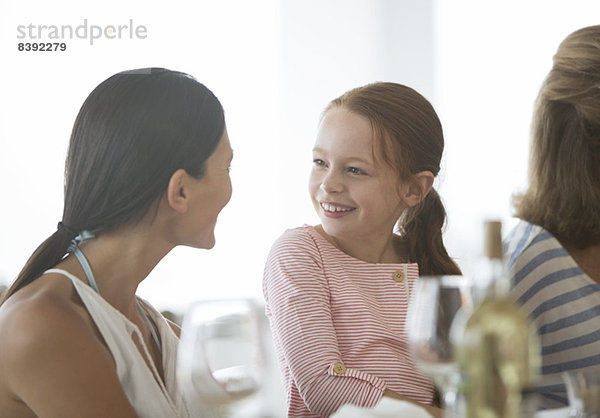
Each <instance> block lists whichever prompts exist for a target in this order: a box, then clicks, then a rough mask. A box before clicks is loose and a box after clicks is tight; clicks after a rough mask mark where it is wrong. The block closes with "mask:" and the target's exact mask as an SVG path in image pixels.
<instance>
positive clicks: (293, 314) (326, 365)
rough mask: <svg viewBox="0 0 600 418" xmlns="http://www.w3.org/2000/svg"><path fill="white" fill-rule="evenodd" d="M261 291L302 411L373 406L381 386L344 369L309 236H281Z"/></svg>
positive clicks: (325, 288) (373, 378)
mask: <svg viewBox="0 0 600 418" xmlns="http://www.w3.org/2000/svg"><path fill="white" fill-rule="evenodd" d="M264 293H265V300H266V303H267V313H268V315H269V316H270V321H271V330H272V333H273V336H274V339H275V344H276V346H277V350H278V352H279V354H280V357H283V358H284V362H285V365H284V366H285V367H287V368H288V369H289V373H290V379H292V380H293V383H294V384H295V385H296V386H297V388H298V391H299V393H300V396H301V397H302V399H303V401H304V403H305V405H306V406H307V408H308V409H309V410H310V411H312V412H315V413H318V414H320V415H325V416H327V415H329V414H331V413H333V412H335V411H336V410H337V409H338V408H339V407H340V406H341V405H344V404H354V405H358V406H362V407H373V406H374V405H375V404H377V402H378V401H379V400H380V399H381V396H382V395H383V391H384V389H385V382H384V381H383V380H382V379H380V378H378V377H376V376H373V375H369V374H367V373H364V372H362V371H360V370H356V369H351V368H346V369H345V370H344V371H343V373H340V367H339V366H338V367H336V365H339V364H343V359H342V356H341V353H340V351H339V348H338V343H337V337H336V331H335V327H334V324H333V320H332V317H331V312H330V305H329V288H328V284H327V280H326V277H325V275H324V272H323V269H322V263H321V261H320V256H319V253H318V250H317V248H316V247H315V246H314V244H313V243H312V241H310V238H308V237H299V238H297V239H295V240H293V241H292V242H290V241H289V240H286V237H283V239H282V240H280V241H278V242H277V243H276V244H275V245H274V247H273V249H272V251H271V254H270V256H269V259H268V260H267V265H266V268H265V275H264Z"/></svg>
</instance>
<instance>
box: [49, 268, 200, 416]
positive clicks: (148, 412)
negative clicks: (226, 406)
mask: <svg viewBox="0 0 600 418" xmlns="http://www.w3.org/2000/svg"><path fill="white" fill-rule="evenodd" d="M46 273H57V274H62V275H63V276H66V277H68V278H69V279H71V281H72V282H73V286H74V287H75V289H76V290H77V293H78V294H79V297H80V298H81V300H82V301H83V303H84V305H85V307H86V309H87V310H88V312H89V314H90V316H91V317H92V319H93V320H94V322H95V323H96V326H97V327H98V329H99V330H100V333H101V334H102V337H103V338H104V341H105V342H106V345H107V346H108V348H109V349H110V352H111V354H112V356H113V358H114V361H115V365H116V372H117V375H118V377H119V381H120V382H121V386H122V388H123V391H124V392H125V394H126V395H127V398H128V399H129V402H130V403H131V405H132V406H133V408H134V409H135V411H136V412H137V414H138V416H139V417H141V418H172V417H173V418H180V417H182V418H185V417H190V416H191V415H190V413H189V409H188V406H187V403H186V400H185V399H184V396H183V392H182V391H181V390H180V389H179V387H178V384H177V378H176V375H175V371H176V360H177V347H178V344H179V338H178V337H177V335H176V334H175V333H174V332H173V329H172V328H171V326H170V325H169V323H168V322H167V321H166V319H165V318H164V317H163V316H162V315H161V314H160V313H159V312H158V311H156V310H155V309H154V308H153V307H152V306H151V305H150V304H149V303H148V302H146V301H144V300H143V299H140V298H138V299H139V300H140V302H141V305H142V307H143V309H144V310H145V313H146V314H147V316H148V317H149V318H150V319H151V320H152V322H153V323H154V324H156V327H157V332H158V335H159V336H160V342H161V352H162V367H163V373H164V382H163V381H162V379H161V378H160V375H159V373H158V371H157V370H156V367H155V366H154V363H153V362H152V361H151V356H150V352H149V351H148V348H147V346H146V344H145V342H144V339H143V338H142V334H141V333H140V330H139V329H138V327H137V326H136V325H135V324H134V323H133V322H131V321H130V320H129V319H127V318H126V317H125V316H124V315H123V314H122V313H121V312H119V311H118V310H116V309H115V308H114V307H113V306H112V305H110V304H109V303H108V302H107V301H105V300H104V299H103V298H102V296H100V295H99V294H98V293H96V292H95V291H94V290H93V289H92V288H91V287H90V286H88V285H87V284H86V283H84V282H83V281H81V280H79V279H78V278H77V277H75V276H74V275H72V274H70V273H69V272H67V271H64V270H60V269H51V270H48V271H46ZM134 335H136V339H137V340H138V341H139V342H140V344H141V346H142V349H143V352H144V356H146V358H148V359H149V360H150V361H149V362H148V363H150V367H149V365H148V363H147V362H146V361H145V360H144V357H142V353H141V352H140V350H138V348H137V346H136V344H135V343H134V340H133V336H134ZM90 378H93V377H90Z"/></svg>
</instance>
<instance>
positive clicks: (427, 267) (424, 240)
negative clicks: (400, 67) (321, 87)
mask: <svg viewBox="0 0 600 418" xmlns="http://www.w3.org/2000/svg"><path fill="white" fill-rule="evenodd" d="M334 107H343V108H346V109H348V110H349V111H351V112H353V113H356V114H357V115H360V116H363V117H365V118H367V119H368V120H369V121H370V122H371V126H372V129H373V135H374V138H375V141H374V154H375V155H376V156H377V157H379V158H381V159H382V160H383V162H384V163H386V164H388V165H389V166H390V167H392V168H393V169H394V171H395V172H396V173H397V175H398V179H399V181H401V182H409V181H411V180H412V179H413V177H412V176H413V175H414V174H417V173H419V172H421V171H431V172H432V173H433V175H434V176H436V175H437V174H438V172H439V171H440V161H441V158H442V152H443V150H444V135H443V132H442V125H441V123H440V120H439V118H438V116H437V114H436V112H435V110H434V109H433V106H431V104H430V103H429V102H428V101H427V99H425V98H424V97H423V96H422V95H420V94H419V93H417V92H416V91H415V90H413V89H411V88H410V87H406V86H403V85H401V84H396V83H373V84H368V85H366V86H363V87H358V88H356V89H353V90H350V91H348V92H346V93H344V94H343V95H342V96H340V97H338V98H337V99H334V100H332V101H331V103H330V104H329V106H328V107H327V108H326V109H325V111H324V114H325V113H326V112H327V111H328V110H330V109H331V108H334ZM445 221H446V211H445V209H444V205H443V204H442V201H441V199H440V197H439V195H438V193H437V191H436V190H435V189H431V191H430V192H429V193H428V194H427V196H425V198H424V199H423V200H422V201H421V203H420V204H419V205H417V206H414V207H411V208H408V209H406V210H405V212H404V213H403V214H402V216H401V217H400V219H399V220H398V232H399V235H400V237H401V238H402V239H403V240H404V241H405V242H406V244H407V246H408V249H409V256H410V257H411V261H415V262H417V263H418V264H419V272H420V274H422V275H431V274H460V269H459V268H458V266H457V265H456V263H455V262H454V261H453V260H452V259H451V258H450V256H449V255H448V252H447V251H446V248H445V247H444V243H443V239H442V228H443V226H444V223H445Z"/></svg>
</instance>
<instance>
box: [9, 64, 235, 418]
mask: <svg viewBox="0 0 600 418" xmlns="http://www.w3.org/2000/svg"><path fill="white" fill-rule="evenodd" d="M231 158H232V151H231V146H230V144H229V138H228V136H227V130H226V128H225V119H224V114H223V108H222V107H221V104H220V103H219V101H218V99H217V98H216V97H215V96H214V94H213V93H212V92H211V91H210V90H209V89H208V88H206V87H205V86H204V85H202V84H201V83H199V82H198V81H196V80H195V79H194V78H193V77H191V76H189V75H187V74H184V73H180V72H176V71H170V70H165V69H161V68H145V69H139V70H132V71H126V72H122V73H118V74H115V75H113V76H112V77H110V78H108V79H107V80H105V81H104V82H102V83H101V84H100V85H98V86H97V87H96V88H95V89H94V90H93V91H92V92H91V93H90V95H89V96H88V97H87V99H86V100H85V102H84V103H83V106H82V107H81V110H80V111H79V114H78V116H77V118H76V120H75V124H74V127H73V131H72V134H71V141H70V144H69V151H68V155H67V160H66V166H65V189H64V191H65V200H64V209H63V215H62V220H61V221H60V222H59V223H58V226H57V230H56V232H54V233H53V234H52V235H51V236H50V237H49V238H48V239H47V240H46V241H44V242H43V243H42V244H41V245H40V246H39V247H38V248H37V250H36V251H35V252H34V253H33V255H32V256H31V258H30V259H29V260H28V261H27V264H26V265H25V267H23V269H22V271H21V273H20V274H19V275H18V277H17V279H16V280H15V282H14V283H13V284H12V286H11V287H10V288H9V289H8V290H7V292H6V294H5V296H4V299H3V301H2V302H1V305H0V353H1V354H0V416H2V417H11V418H21V417H33V416H40V417H62V418H68V417H77V418H79V417H89V418H92V417H98V418H101V417H102V418H104V417H111V418H119V417H122V418H125V417H148V418H150V417H155V418H170V417H173V418H174V417H188V416H190V408H189V407H188V404H189V403H188V401H187V400H186V399H185V397H184V395H183V391H182V390H181V388H179V387H178V384H177V380H176V378H175V362H176V358H175V354H176V352H177V346H178V342H179V338H178V336H179V328H178V327H177V326H176V325H175V324H173V323H170V322H168V321H167V320H166V319H165V318H164V317H163V316H162V315H161V314H160V313H159V312H157V311H156V310H155V309H154V308H153V307H152V305H150V303H148V302H146V301H144V300H142V299H141V298H139V297H137V296H136V295H135V293H136V289H137V287H138V285H139V284H140V283H141V282H142V281H143V280H144V279H145V278H146V277H147V276H148V274H149V273H150V272H151V271H152V269H153V268H154V267H155V266H156V265H157V264H158V262H159V261H160V260H161V259H162V258H163V257H164V256H166V255H167V254H168V253H169V252H170V251H171V249H173V248H174V247H175V246H178V245H187V246H191V247H196V248H206V249H208V248H212V247H213V246H214V244H215V237H214V227H215V223H216V220H217V216H218V214H219V212H220V211H221V209H222V208H223V207H224V206H225V205H226V204H227V202H228V201H229V199H230V197H231V181H230V178H229V170H228V169H229V164H230V162H231Z"/></svg>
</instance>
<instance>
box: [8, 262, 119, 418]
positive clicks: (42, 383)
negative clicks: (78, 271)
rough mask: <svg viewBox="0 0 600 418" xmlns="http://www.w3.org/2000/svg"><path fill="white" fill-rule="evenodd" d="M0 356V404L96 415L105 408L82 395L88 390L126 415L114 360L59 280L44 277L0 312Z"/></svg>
mask: <svg viewBox="0 0 600 418" xmlns="http://www.w3.org/2000/svg"><path fill="white" fill-rule="evenodd" d="M0 352H1V353H2V356H0V403H2V401H3V400H4V401H6V399H15V400H17V401H18V402H20V403H22V404H25V405H27V406H28V407H29V408H30V409H31V410H32V411H36V412H41V411H46V412H48V413H49V416H52V411H54V412H56V411H61V410H62V411H73V414H75V413H78V411H83V410H84V409H85V408H86V407H87V408H90V407H92V408H94V407H96V408H97V410H98V411H102V410H103V409H105V408H106V406H105V405H103V404H101V403H99V404H98V401H97V400H94V399H93V396H88V395H87V393H88V392H89V391H91V395H94V394H95V395H96V396H98V395H100V396H99V398H100V399H104V400H106V399H114V400H115V402H116V405H119V407H120V408H121V410H123V411H126V414H127V415H123V416H130V413H131V406H130V405H129V403H128V402H127V399H126V398H125V397H124V394H123V392H122V390H121V389H120V384H119V382H118V378H117V376H116V372H115V365H114V359H113V358H112V355H111V354H110V352H109V351H108V349H107V348H106V346H105V345H104V344H103V341H102V340H101V339H100V338H99V337H98V334H97V331H96V329H95V328H94V325H93V323H92V322H90V319H89V316H87V314H86V311H85V308H83V307H82V305H81V302H80V301H79V300H78V297H77V295H76V291H75V290H74V288H73V285H72V283H71V281H70V280H69V279H68V278H66V277H64V276H61V275H51V274H47V275H44V276H43V277H42V278H40V279H38V280H36V281H35V282H33V283H31V284H29V285H27V286H26V287H24V288H23V289H21V290H19V291H18V292H17V293H15V294H14V295H12V296H11V297H10V298H8V299H7V300H6V302H5V303H4V304H3V305H2V306H1V307H0ZM64 393H71V394H72V395H73V396H69V397H65V396H63V395H64ZM102 393H104V394H105V395H106V397H103V396H101V395H102ZM77 402H80V403H81V404H80V405H78V404H77ZM97 404H98V405H97ZM111 408H113V407H112V406H111ZM92 410H93V409H92ZM104 412H107V411H104ZM64 416H73V415H71V414H70V413H69V414H66V415H64ZM104 416H111V415H104ZM115 416H120V415H115Z"/></svg>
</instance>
